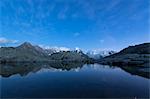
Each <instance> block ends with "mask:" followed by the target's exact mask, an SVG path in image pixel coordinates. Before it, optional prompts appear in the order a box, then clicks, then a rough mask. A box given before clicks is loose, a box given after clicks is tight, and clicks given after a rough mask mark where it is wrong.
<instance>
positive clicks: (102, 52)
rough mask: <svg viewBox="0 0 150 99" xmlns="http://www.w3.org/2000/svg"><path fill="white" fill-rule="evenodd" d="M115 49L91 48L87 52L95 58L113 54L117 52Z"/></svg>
mask: <svg viewBox="0 0 150 99" xmlns="http://www.w3.org/2000/svg"><path fill="white" fill-rule="evenodd" d="M115 53H116V52H115V51H111V50H110V51H109V50H91V51H88V52H87V53H86V54H87V55H88V56H89V57H90V58H94V59H100V58H103V57H106V56H109V55H112V54H115Z"/></svg>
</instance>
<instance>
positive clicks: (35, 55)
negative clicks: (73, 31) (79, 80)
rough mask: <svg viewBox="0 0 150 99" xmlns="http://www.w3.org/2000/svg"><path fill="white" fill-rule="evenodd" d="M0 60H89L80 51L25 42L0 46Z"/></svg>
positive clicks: (3, 61)
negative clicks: (44, 47) (48, 47)
mask: <svg viewBox="0 0 150 99" xmlns="http://www.w3.org/2000/svg"><path fill="white" fill-rule="evenodd" d="M0 52H1V54H0V62H1V63H5V62H39V61H83V62H86V61H88V62H89V61H90V60H91V58H89V57H88V56H87V55H86V54H84V53H83V52H82V51H80V52H78V51H59V52H57V51H56V50H52V49H43V48H41V47H39V46H37V45H36V46H33V45H32V44H30V43H28V42H25V43H23V44H21V45H20V46H17V47H1V48H0Z"/></svg>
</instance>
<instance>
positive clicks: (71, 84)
mask: <svg viewBox="0 0 150 99" xmlns="http://www.w3.org/2000/svg"><path fill="white" fill-rule="evenodd" d="M131 71H132V70H131V68H130V69H129V70H128V69H123V68H120V67H115V66H108V65H100V64H82V63H69V64H68V63H63V64H62V63H52V64H43V63H35V64H31V63H21V64H20V63H15V64H5V65H1V72H0V75H1V76H0V80H1V81H0V85H1V98H121V97H125V98H129V97H130V98H148V97H149V81H150V80H149V78H148V77H147V76H144V73H141V74H139V75H138V73H137V72H136V71H135V70H134V71H133V72H131Z"/></svg>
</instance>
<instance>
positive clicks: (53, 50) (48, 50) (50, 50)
mask: <svg viewBox="0 0 150 99" xmlns="http://www.w3.org/2000/svg"><path fill="white" fill-rule="evenodd" d="M40 47H41V48H42V49H43V50H44V51H45V53H47V54H48V55H51V54H53V53H57V52H61V51H70V49H69V48H66V47H56V46H55V47H49V46H40Z"/></svg>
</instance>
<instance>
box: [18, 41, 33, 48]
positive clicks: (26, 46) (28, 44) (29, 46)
mask: <svg viewBox="0 0 150 99" xmlns="http://www.w3.org/2000/svg"><path fill="white" fill-rule="evenodd" d="M19 47H22V48H31V47H33V46H32V44H31V43H29V42H24V43H23V44H21V45H20V46H19Z"/></svg>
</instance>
